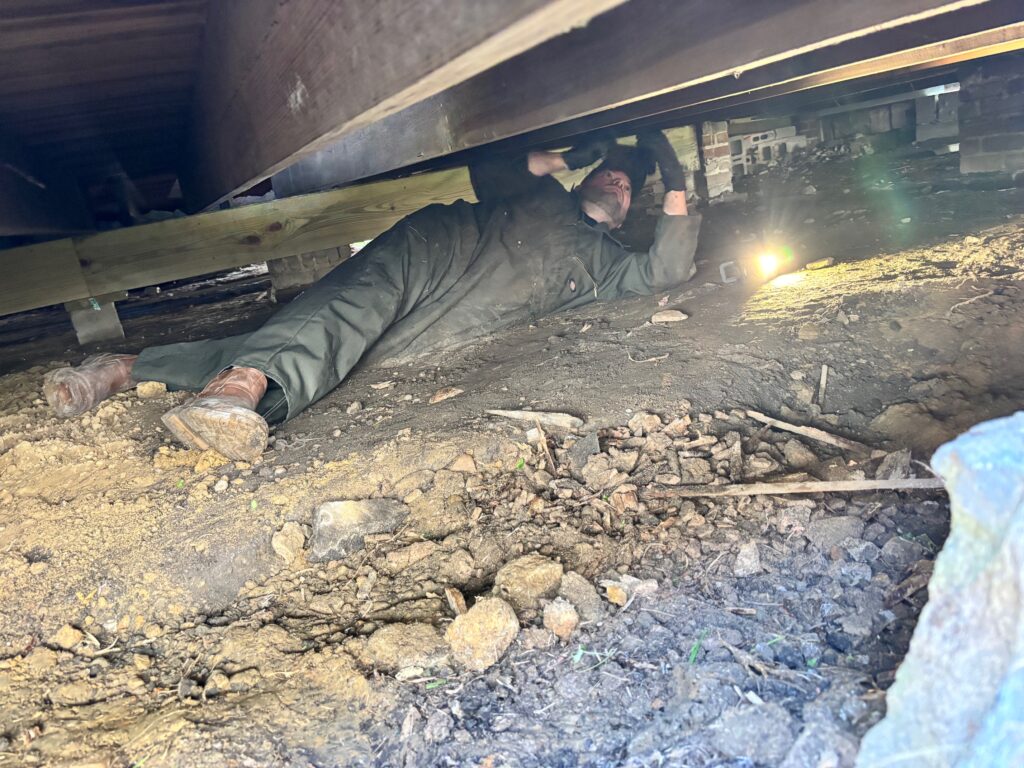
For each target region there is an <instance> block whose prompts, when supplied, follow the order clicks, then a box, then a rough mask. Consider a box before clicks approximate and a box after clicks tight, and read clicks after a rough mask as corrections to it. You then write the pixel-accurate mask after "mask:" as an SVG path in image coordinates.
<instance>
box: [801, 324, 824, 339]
mask: <svg viewBox="0 0 1024 768" xmlns="http://www.w3.org/2000/svg"><path fill="white" fill-rule="evenodd" d="M796 335H797V338H798V339H800V341H814V340H815V339H817V338H818V337H819V336H821V330H820V329H819V328H818V326H817V324H815V323H804V324H803V325H801V326H800V328H799V330H797V332H796Z"/></svg>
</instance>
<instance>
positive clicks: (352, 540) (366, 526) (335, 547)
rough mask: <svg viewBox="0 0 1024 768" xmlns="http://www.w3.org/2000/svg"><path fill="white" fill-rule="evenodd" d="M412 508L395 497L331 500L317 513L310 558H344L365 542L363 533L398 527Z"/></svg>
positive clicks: (383, 531) (390, 529) (313, 560)
mask: <svg viewBox="0 0 1024 768" xmlns="http://www.w3.org/2000/svg"><path fill="white" fill-rule="evenodd" d="M408 514H409V508H408V507H407V506H406V505H405V504H403V503H402V502H400V501H397V500H395V499H361V500H346V501H328V502H326V503H325V504H321V505H320V506H319V507H318V508H317V510H316V512H314V513H313V534H312V536H311V537H310V546H309V560H310V561H311V562H314V563H321V562H325V561H327V560H341V559H342V558H344V557H345V556H347V555H349V554H351V553H352V552H355V551H356V550H357V549H360V548H361V547H362V546H363V537H365V536H366V535H368V534H373V533H385V532H391V531H393V530H395V529H396V528H397V527H398V526H399V525H401V523H402V521H403V520H405V518H406V517H407V516H408Z"/></svg>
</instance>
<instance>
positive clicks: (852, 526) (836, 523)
mask: <svg viewBox="0 0 1024 768" xmlns="http://www.w3.org/2000/svg"><path fill="white" fill-rule="evenodd" d="M863 532H864V521H863V520H861V519H860V518H859V517H853V516H852V515H840V516H838V517H825V518H822V519H821V520H815V521H814V522H812V523H811V524H810V525H808V526H807V530H806V532H805V533H804V535H805V536H806V537H807V539H808V541H810V542H811V543H812V544H813V545H814V546H816V547H817V548H818V549H820V550H822V551H825V552H827V551H828V550H830V549H831V548H832V547H835V546H838V545H839V544H840V543H842V541H843V539H846V538H854V539H859V538H860V536H861V534H862V533H863Z"/></svg>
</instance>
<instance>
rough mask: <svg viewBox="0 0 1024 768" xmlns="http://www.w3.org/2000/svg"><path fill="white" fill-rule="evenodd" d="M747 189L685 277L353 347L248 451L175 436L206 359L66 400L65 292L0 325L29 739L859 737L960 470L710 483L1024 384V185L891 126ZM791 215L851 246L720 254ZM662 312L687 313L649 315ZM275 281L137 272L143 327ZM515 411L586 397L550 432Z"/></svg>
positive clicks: (272, 756) (205, 753)
mask: <svg viewBox="0 0 1024 768" xmlns="http://www.w3.org/2000/svg"><path fill="white" fill-rule="evenodd" d="M748 194H749V197H748V198H747V199H746V200H740V201H737V202H732V203H728V204H724V205H719V206H713V207H712V208H710V209H709V210H707V211H706V212H705V225H704V233H703V235H702V245H701V249H700V252H699V254H698V259H699V260H700V261H699V266H700V271H699V272H698V275H697V277H696V278H695V279H694V280H693V281H691V282H690V283H688V284H686V285H684V286H681V287H680V288H679V289H677V290H675V291H672V292H670V293H668V294H661V295H657V296H653V297H644V298H637V299H631V300H626V301H621V302H616V303H609V304H597V305H592V306H590V307H587V308H584V309H583V310H580V311H577V312H574V313H571V314H562V315H558V316H555V317H550V318H546V319H544V320H542V321H540V322H539V323H537V324H536V325H535V326H531V327H529V328H519V329H515V330H512V331H510V332H508V333H504V334H501V335H500V336H498V337H495V338H490V339H487V340H484V341H483V342H482V343H480V344H479V345H476V346H473V347H471V348H468V349H464V350H460V351H457V352H452V353H451V354H449V355H447V356H446V357H445V358H444V359H442V360H437V359H431V360H423V361H420V362H417V363H414V364H411V365H406V366H402V367H399V368H386V369H364V370H358V371H357V372H355V373H354V375H353V376H351V377H350V379H349V380H348V381H346V382H345V383H344V384H343V385H342V386H341V387H339V388H338V390H336V391H335V392H334V393H333V394H332V395H330V396H329V397H328V398H326V399H325V400H323V401H322V402H320V403H318V404H317V405H315V406H314V407H313V408H311V409H309V411H307V412H306V413H304V414H302V415H301V416H300V417H298V418H297V419H295V420H294V421H292V422H290V423H288V424H286V425H283V426H281V427H279V428H277V429H276V430H275V432H274V434H273V441H274V442H273V444H272V446H271V448H270V450H268V452H267V453H266V455H265V457H264V458H263V459H262V460H261V461H259V462H257V463H256V464H255V465H252V466H249V465H246V464H243V463H240V462H227V461H225V460H224V459H223V458H221V457H219V456H217V455H216V454H212V453H205V454H200V453H197V452H190V451H185V450H182V449H179V448H178V447H175V446H174V445H172V444H171V443H170V442H169V440H168V439H167V438H166V436H165V435H164V434H163V432H162V431H161V429H160V426H159V425H160V422H159V416H160V414H161V413H162V412H163V411H165V410H166V409H168V408H169V407H171V406H172V405H173V404H176V403H178V402H180V401H181V400H182V399H183V398H184V397H185V396H186V395H184V394H183V393H161V392H131V393H125V394H123V395H118V396H116V397H115V398H113V399H112V400H110V401H108V402H107V403H105V404H104V405H102V406H101V407H99V408H98V409H97V410H95V411H94V412H91V413H89V414H86V415H84V416H82V417H80V418H76V419H71V420H67V421H59V420H57V419H55V418H52V417H51V416H50V415H49V413H48V410H47V407H46V405H45V402H44V401H43V400H42V399H41V398H42V395H41V381H42V375H43V373H44V372H45V371H46V370H49V369H50V368H52V367H56V366H58V365H64V364H67V363H73V362H76V361H77V360H79V359H80V358H81V357H82V356H83V351H81V350H78V349H77V348H76V347H75V346H74V345H73V343H72V342H73V338H72V337H71V336H70V335H69V332H68V331H69V329H68V328H67V327H66V326H64V325H63V323H64V321H63V319H61V318H60V316H59V315H58V314H57V313H55V312H53V311H40V312H36V313H30V314H27V315H25V316H22V317H19V318H6V319H4V320H3V322H0V339H3V341H4V344H5V346H4V347H3V349H2V350H0V357H2V365H3V369H2V370H4V371H5V372H6V373H5V375H4V376H3V377H2V378H0V595H2V597H3V599H2V600H0V765H78V766H130V765H131V766H138V767H139V768H141V766H143V765H145V766H147V768H151V767H152V766H164V765H166V766H179V765H196V766H206V765H209V766H214V765H217V766H220V765H282V766H284V765H288V766H292V765H309V766H328V765H407V766H423V765H452V766H455V765H457V766H464V765H465V766H493V767H495V768H497V767H498V766H606V765H627V766H676V765H679V766H682V765H686V766H736V767H737V768H739V766H753V765H758V766H761V765H764V766H775V765H786V766H791V767H793V768H796V767H797V766H816V767H818V766H820V767H824V766H847V765H851V764H852V760H853V756H854V755H855V753H856V749H857V744H858V742H859V739H860V737H861V736H862V735H863V733H864V732H865V731H866V729H867V728H868V727H870V725H872V724H873V723H874V722H876V721H877V719H878V718H879V717H881V716H882V714H883V713H884V708H885V693H884V691H885V689H886V687H887V686H888V685H889V683H890V682H891V680H892V676H893V672H894V670H895V668H896V667H897V666H898V664H899V661H900V659H901V658H902V656H903V654H904V653H905V651H906V648H907V644H908V641H909V637H910V633H911V632H912V630H913V625H914V622H915V619H916V616H917V614H918V612H919V610H920V607H921V606H922V605H923V603H924V601H925V599H926V594H927V591H926V584H927V579H928V575H929V573H930V567H931V560H932V558H933V557H934V554H935V552H936V551H937V550H938V548H939V547H940V546H941V544H942V541H943V539H944V537H945V535H946V531H947V527H948V504H947V501H946V499H945V497H944V495H943V494H942V493H941V492H938V491H912V492H893V491H888V492H871V493H858V494H838V493H829V494H813V495H803V496H785V497H784V496H756V497H726V498H717V497H716V498H710V497H707V496H705V497H699V496H698V497H694V498H689V497H684V496H682V495H680V494H679V490H680V489H687V488H694V487H700V486H705V485H710V486H712V487H714V486H717V485H721V484H727V483H738V482H751V481H764V482H779V481H783V480H787V479H789V480H792V479H807V478H819V479H829V480H839V479H858V478H865V477H867V478H871V477H876V476H900V475H902V476H906V475H907V474H912V475H915V476H918V477H929V476H930V473H929V471H928V469H927V466H926V462H927V459H928V457H929V455H930V453H931V451H932V450H933V449H934V448H935V447H936V446H937V445H939V444H940V443H942V442H943V441H945V440H947V439H949V438H950V437H952V436H953V435H956V434H958V433H960V432H961V431H963V430H964V429H966V428H967V427H969V426H971V425H972V424H975V423H977V422H979V421H983V420H986V419H989V418H993V417H996V416H1001V415H1007V414H1009V413H1012V412H1014V411H1015V410H1017V409H1018V408H1019V403H1020V402H1021V400H1022V394H1024V375H1022V374H1024V358H1022V357H1021V355H1020V354H1019V350H1020V349H1021V347H1022V341H1024V338H1022V337H1024V294H1022V283H1021V280H1022V277H1024V216H1022V215H1021V214H1022V211H1024V190H1022V189H1020V188H1014V187H1012V186H1008V185H1006V184H1005V183H1004V182H1003V180H1000V179H992V178H981V179H964V178H962V177H960V176H959V175H958V173H957V157H956V155H946V156H938V157H935V156H931V155H923V154H922V155H911V154H909V153H907V152H902V153H892V152H890V153H881V152H879V153H875V154H873V155H867V156H861V157H857V158H853V157H850V156H849V155H840V156H838V157H836V158H832V159H829V160H828V161H824V160H822V159H821V158H819V159H818V161H817V162H815V163H809V164H805V165H801V166H796V167H794V168H791V169H787V170H785V171H780V172H774V173H771V174H765V175H763V176H761V177H758V178H757V179H756V180H754V181H753V182H752V183H751V184H750V185H749V189H748ZM761 241H772V242H777V243H781V244H785V245H787V246H789V247H791V248H792V250H793V252H794V253H795V254H796V262H795V264H794V265H796V264H799V263H806V262H809V261H812V260H815V259H819V258H824V257H832V258H834V259H835V260H836V263H835V265H834V266H831V267H828V268H825V269H820V270H814V271H802V272H793V273H790V274H787V275H784V276H782V277H780V278H776V279H775V280H772V281H769V282H764V281H760V280H753V279H752V280H745V281H739V282H736V283H731V284H727V285H725V284H722V282H721V279H720V273H719V264H720V263H721V262H722V261H727V260H733V259H737V258H739V259H741V260H742V259H745V258H746V256H747V255H748V254H749V253H750V252H752V251H755V250H757V248H758V244H759V243H760V242H761ZM225 292H227V293H230V294H231V296H230V297H229V298H227V299H224V300H222V301H220V302H218V303H209V299H210V298H211V297H215V296H219V297H221V298H222V299H223V296H224V293H225ZM147 308H148V309H147ZM155 308H159V309H160V310H161V311H160V312H158V313H154V312H153V311H152V310H153V309H155ZM662 309H679V310H682V311H683V312H685V313H686V314H687V315H688V316H689V317H688V319H686V320H684V321H682V322H676V323H670V324H660V323H658V324H655V323H651V322H649V320H650V317H651V316H652V315H653V313H655V312H657V311H660V310H662ZM271 311H273V307H272V306H271V305H269V304H268V302H267V298H266V283H265V278H264V277H261V276H260V275H252V274H250V275H248V276H245V277H244V279H236V280H234V281H233V282H231V283H228V284H220V285H211V284H209V283H208V284H206V285H204V286H200V287H198V288H197V287H195V286H193V287H182V288H180V289H178V290H176V291H171V292H170V293H169V294H168V293H164V295H163V296H161V297H154V296H152V295H141V294H140V295H139V296H137V297H135V298H134V299H133V300H132V301H130V302H128V303H127V305H126V312H124V313H123V315H124V317H125V329H126V333H127V335H128V338H127V339H126V340H125V342H124V344H123V345H120V348H121V349H124V350H126V351H131V350H134V349H138V348H141V347H142V346H146V345H148V344H153V343H158V342H160V341H162V340H180V339H183V338H196V337H200V336H203V335H207V334H213V333H218V334H227V333H233V332H237V331H239V330H242V329H245V328H248V327H252V326H253V325H257V324H258V323H259V322H260V321H261V320H262V319H263V318H265V317H266V316H267V315H268V314H269V313H270V312H271ZM86 351H88V350H86ZM822 366H827V367H828V376H827V386H826V387H825V391H824V393H823V396H822V393H821V392H820V391H819V390H820V377H821V371H822ZM447 387H453V388H457V389H460V390H462V392H461V393H460V394H458V395H457V396H455V397H452V398H450V399H445V400H443V401H440V402H436V403H431V402H430V400H431V398H432V396H433V395H434V394H435V393H437V392H438V391H439V390H442V389H444V388H447ZM143 395H146V396H143ZM496 408H498V409H532V410H535V411H545V412H565V413H570V414H573V415H575V416H577V417H580V418H582V419H584V420H585V422H586V425H585V426H584V427H583V428H582V429H579V430H577V431H576V432H577V434H569V433H566V432H565V431H560V430H556V429H548V430H546V432H545V434H544V438H545V439H543V440H540V441H539V440H538V439H537V436H536V435H535V434H534V435H531V434H528V430H529V429H530V428H532V427H533V426H534V425H533V424H531V423H522V422H518V421H515V420H509V419H503V418H498V417H493V416H490V415H488V414H487V413H486V411H487V410H488V409H496ZM745 409H756V410H757V411H761V412H764V413H767V414H769V415H771V416H775V417H778V418H781V419H784V420H786V421H789V422H793V423H798V424H803V425H813V426H817V427H819V428H821V429H824V430H827V431H828V432H829V433H831V434H834V435H842V436H846V437H849V438H853V439H855V440H858V441H860V442H861V443H864V444H866V445H867V446H869V447H870V448H871V449H875V452H874V453H859V452H850V451H848V450H840V449H837V448H836V447H834V446H832V445H828V444H825V443H821V442H818V441H815V440H810V439H807V438H800V437H797V436H795V435H793V434H791V433H788V432H784V431H781V430H777V429H772V428H767V427H765V426H764V425H763V424H761V423H760V422H758V421H756V420H754V419H752V418H750V417H748V416H747V414H746V413H745V412H744V411H745ZM595 437H596V438H597V444H596V445H595V444H594V438H595ZM903 448H909V449H911V450H912V460H908V457H907V456H906V454H901V453H900V452H899V451H900V449H903ZM879 449H880V450H879ZM366 498H387V499H396V500H401V501H402V503H404V504H405V506H406V508H407V513H408V516H407V517H406V518H405V521H404V522H403V523H402V525H401V526H400V527H399V528H397V530H394V531H390V532H385V533H380V534H373V535H370V536H368V537H367V538H366V541H365V546H364V547H361V548H359V549H357V550H356V551H355V552H353V553H351V554H348V555H346V556H344V557H341V558H340V559H335V560H330V561H326V562H312V561H311V560H310V559H309V556H310V550H309V549H303V548H302V546H301V545H302V543H303V540H304V539H305V540H306V541H307V543H308V540H309V539H310V537H311V535H312V528H311V525H312V522H313V515H314V510H316V508H317V507H318V506H319V505H320V504H322V503H323V502H326V501H331V500H338V499H366ZM288 523H292V524H293V525H290V526H289V525H287V524H288ZM282 529H284V530H287V531H291V532H292V535H293V537H294V534H295V532H296V531H297V532H298V534H299V537H298V541H297V542H296V541H295V539H294V538H292V539H291V541H290V543H289V541H288V539H287V537H286V536H283V535H281V534H280V533H279V532H281V531H282ZM275 534H278V535H277V536H276V537H275ZM275 544H276V546H275ZM527 555H538V556H539V558H532V559H528V560H527V561H526V562H527V563H528V564H529V567H528V568H527V567H526V565H523V564H522V563H520V564H519V566H521V567H518V570H517V569H516V568H512V569H506V570H505V571H504V573H505V575H504V576H499V571H500V570H502V568H503V566H506V565H507V564H508V563H510V562H513V563H514V561H517V560H519V559H520V558H522V557H524V556H527ZM514 564H515V563H514ZM624 577H633V578H635V579H638V580H640V581H639V582H629V583H627V585H626V586H627V587H628V590H627V591H628V592H629V595H628V596H629V597H631V598H632V599H631V600H630V601H629V602H628V605H626V606H625V607H622V606H620V605H616V604H614V603H613V602H612V601H611V600H609V599H608V598H609V596H612V597H614V596H615V592H614V590H615V587H614V585H613V587H612V591H611V592H609V591H608V587H607V584H606V582H614V581H616V580H621V579H622V578H624ZM627 581H628V579H627ZM496 582H497V586H496ZM542 582H543V583H542ZM538 584H540V586H538ZM452 590H457V591H458V592H459V593H460V594H461V595H462V596H463V597H464V598H465V599H466V601H467V602H468V603H469V605H471V606H472V605H473V603H474V601H475V600H477V599H478V598H483V597H485V596H488V595H490V594H492V592H493V593H495V594H497V595H498V596H500V597H503V598H504V599H507V600H509V601H510V602H512V603H513V604H514V605H515V607H516V608H517V613H518V614H519V616H518V620H519V624H520V626H521V629H519V630H518V636H517V637H516V639H515V640H514V642H513V643H512V645H511V647H510V648H509V649H508V651H507V652H506V653H505V654H504V656H503V657H502V659H501V660H500V661H499V662H498V663H497V664H496V665H494V666H491V667H489V668H488V669H486V670H485V671H483V672H475V671H470V670H468V669H467V668H466V666H465V665H464V664H461V663H459V660H458V659H456V658H454V657H453V655H452V653H451V649H450V648H449V644H448V643H446V641H445V640H444V637H443V635H444V632H445V631H446V629H448V627H449V625H450V624H451V623H452V620H453V618H454V617H455V615H456V613H457V607H458V605H457V599H456V600H455V601H454V602H453V599H452V597H451V595H452V594H453V593H452ZM531 590H532V591H531ZM527 593H528V594H527ZM524 594H526V595H527V596H526V597H525V598H524V597H523V595H524ZM556 594H560V595H562V597H564V599H565V600H566V601H568V602H569V603H570V604H572V605H573V606H575V608H576V613H577V614H578V615H579V617H580V618H581V619H582V621H581V623H580V624H579V626H578V627H576V628H575V629H574V630H573V631H572V632H571V634H570V633H567V634H566V639H559V638H556V636H555V635H554V634H552V633H551V632H550V631H549V630H548V629H545V628H544V627H543V626H542V616H543V615H544V613H545V611H547V610H549V608H548V606H550V605H551V604H552V603H553V602H558V604H559V605H562V603H561V602H560V601H555V600H554V599H555V597H556ZM453 606H454V607H453ZM551 610H553V609H551ZM471 613H472V611H471Z"/></svg>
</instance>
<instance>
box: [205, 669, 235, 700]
mask: <svg viewBox="0 0 1024 768" xmlns="http://www.w3.org/2000/svg"><path fill="white" fill-rule="evenodd" d="M229 690H231V681H230V680H229V679H228V676H227V675H225V674H224V673H223V672H221V671H219V670H218V671H216V672H214V673H212V674H211V675H210V676H209V677H208V678H207V679H206V685H204V686H203V694H204V695H205V696H206V697H207V698H213V697H214V696H223V695H224V694H225V693H227V692H228V691H229Z"/></svg>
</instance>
